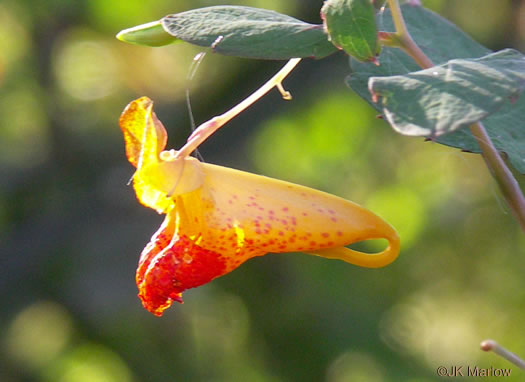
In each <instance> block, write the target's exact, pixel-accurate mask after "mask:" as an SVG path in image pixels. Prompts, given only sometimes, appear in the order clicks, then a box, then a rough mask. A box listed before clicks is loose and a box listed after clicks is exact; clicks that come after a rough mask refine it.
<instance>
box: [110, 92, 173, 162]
mask: <svg viewBox="0 0 525 382" xmlns="http://www.w3.org/2000/svg"><path fill="white" fill-rule="evenodd" d="M119 125H120V128H121V129H122V132H123V134H124V141H125V143H126V155H127V157H128V160H129V161H130V163H131V164H132V165H133V166H135V167H137V168H140V167H141V166H142V165H143V164H147V163H151V162H155V161H157V160H158V156H159V154H160V152H161V151H162V150H164V148H165V147H166V142H167V139H168V136H167V134H166V129H165V128H164V126H163V125H162V123H161V122H160V121H159V120H158V119H157V116H156V115H155V113H154V112H153V101H152V100H150V99H149V98H148V97H142V98H139V99H137V100H135V101H132V102H130V103H129V104H128V106H126V108H125V109H124V111H123V112H122V114H121V116H120V121H119Z"/></svg>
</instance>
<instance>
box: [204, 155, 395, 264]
mask: <svg viewBox="0 0 525 382" xmlns="http://www.w3.org/2000/svg"><path fill="white" fill-rule="evenodd" d="M203 168H204V173H205V176H206V178H205V182H204V187H203V192H206V193H208V195H207V197H208V198H209V205H213V206H214V207H213V208H208V210H207V214H206V216H205V220H206V225H207V227H208V228H209V230H215V231H219V232H230V236H228V235H226V238H227V239H229V240H230V241H232V240H233V239H232V236H231V235H233V234H234V236H235V237H238V236H239V233H238V231H239V230H242V236H243V239H242V241H243V249H242V250H241V251H238V252H240V253H238V254H237V257H252V256H257V255H262V254H265V253H267V252H277V253H280V252H307V253H312V252H314V251H317V252H315V253H314V254H316V255H318V256H324V257H327V258H338V259H341V260H344V261H347V262H350V263H353V264H357V265H360V266H369V267H377V266H383V265H387V264H388V263H390V262H392V261H393V260H394V259H395V258H396V257H397V254H398V252H399V237H398V235H397V233H396V231H395V230H394V229H393V228H392V227H391V226H390V225H389V224H388V223H386V222H385V221H384V220H382V219H381V218H380V217H378V216H377V215H375V214H374V213H372V212H370V211H368V210H367V209H365V208H363V207H361V206H359V205H358V204H356V203H353V202H350V201H348V200H345V199H342V198H339V197H337V196H334V195H331V194H328V193H325V192H321V191H318V190H314V189H311V188H308V187H304V186H300V185H297V184H293V183H289V182H284V181H281V180H277V179H272V178H268V177H265V176H260V175H254V174H250V173H247V172H243V171H238V170H233V169H229V168H226V167H221V166H215V165H211V164H206V163H205V164H203ZM205 196H206V195H205ZM381 238H383V239H386V240H388V242H389V247H388V248H387V249H386V250H385V251H384V252H383V253H381V254H377V255H374V254H365V253H361V252H357V251H351V250H345V249H341V247H344V246H346V245H349V244H352V243H356V242H359V241H363V240H369V239H381ZM205 239H206V238H205V237H203V241H204V240H205ZM202 245H203V247H205V248H208V249H210V250H217V251H219V250H220V249H221V248H225V247H227V245H225V243H224V241H222V240H217V239H216V238H214V239H213V241H210V242H209V243H204V242H203V243H202ZM327 249H332V250H331V251H326V250H327ZM323 250H325V251H323Z"/></svg>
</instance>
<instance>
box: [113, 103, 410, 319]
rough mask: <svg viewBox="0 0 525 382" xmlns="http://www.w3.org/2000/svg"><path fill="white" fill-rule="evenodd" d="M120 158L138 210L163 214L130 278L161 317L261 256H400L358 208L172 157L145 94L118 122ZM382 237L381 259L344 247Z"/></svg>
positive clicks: (385, 231) (374, 261) (364, 262)
mask: <svg viewBox="0 0 525 382" xmlns="http://www.w3.org/2000/svg"><path fill="white" fill-rule="evenodd" d="M120 127H121V129H122V132H123V133H124V140H125V144H126V154H127V157H128V160H129V161H130V163H131V164H132V165H133V166H135V167H136V168H137V170H136V172H135V174H134V175H133V187H134V189H135V192H136V195H137V198H138V200H139V201H140V203H142V204H143V205H145V206H147V207H150V208H153V209H155V210H156V211H157V212H159V213H161V214H165V215H166V217H165V219H164V222H163V223H162V226H161V227H160V229H159V230H158V231H157V232H156V233H155V234H154V235H153V237H152V238H151V241H150V242H149V244H148V245H147V246H146V248H144V250H143V252H142V254H141V257H140V260H139V265H138V269H137V275H136V281H137V286H138V289H139V297H140V299H141V300H142V303H143V305H144V307H145V308H146V309H147V310H149V311H150V312H151V313H153V314H155V315H157V316H161V315H162V313H163V312H164V310H165V309H167V308H168V307H169V306H170V305H171V304H172V302H173V301H177V302H182V292H183V291H184V290H186V289H189V288H194V287H197V286H199V285H202V284H205V283H207V282H209V281H211V280H213V279H215V278H217V277H219V276H222V275H224V274H226V273H228V272H231V271H232V270H234V269H235V268H237V267H238V266H239V265H241V264H242V263H244V262H245V261H246V260H248V259H250V258H252V257H255V256H262V255H265V254H267V253H283V252H304V253H307V254H312V255H317V256H322V257H325V258H333V259H340V260H344V261H346V262H349V263H352V264H355V265H359V266H363V267H370V268H376V267H382V266H385V265H387V264H389V263H391V262H392V261H394V260H395V258H396V257H397V255H398V253H399V248H400V244H399V237H398V235H397V233H396V231H395V230H394V229H393V228H392V227H391V226H390V225H389V224H388V223H386V222H385V221H383V220H382V219H381V218H379V217H378V216H376V215H375V214H373V213H372V212H370V211H368V210H366V209H365V208H363V207H361V206H359V205H357V204H355V203H352V202H350V201H347V200H344V199H342V198H339V197H337V196H333V195H330V194H327V193H324V192H321V191H317V190H314V189H311V188H307V187H304V186H300V185H296V184H293V183H289V182H285V181H281V180H276V179H272V178H268V177H265V176H260V175H254V174H250V173H247V172H243V171H238V170H234V169H230V168H226V167H221V166H216V165H212V164H208V163H202V162H200V161H199V160H197V159H196V158H193V157H189V156H188V157H185V158H178V157H176V154H177V151H175V150H169V151H164V149H165V146H166V141H167V133H166V130H165V129H164V126H163V125H162V123H161V122H160V121H159V120H158V119H157V117H156V115H155V113H154V112H153V102H152V101H151V100H150V99H149V98H147V97H142V98H140V99H137V100H135V101H133V102H131V103H130V104H129V105H128V106H127V107H126V109H125V110H124V112H123V113H122V115H121V118H120ZM380 238H384V239H386V240H388V247H387V248H386V249H385V250H384V251H383V252H381V253H378V254H368V253H363V252H359V251H356V250H352V249H349V248H346V247H345V246H346V245H349V244H352V243H355V242H359V241H363V240H368V239H380Z"/></svg>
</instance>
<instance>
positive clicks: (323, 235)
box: [321, 232, 330, 237]
mask: <svg viewBox="0 0 525 382" xmlns="http://www.w3.org/2000/svg"><path fill="white" fill-rule="evenodd" d="M321 236H322V237H330V234H329V233H328V232H323V233H322V234H321Z"/></svg>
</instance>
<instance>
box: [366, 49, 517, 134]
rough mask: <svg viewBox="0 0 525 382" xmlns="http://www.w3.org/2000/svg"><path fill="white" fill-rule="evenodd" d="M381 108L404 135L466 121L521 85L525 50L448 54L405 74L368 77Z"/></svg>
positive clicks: (454, 127)
mask: <svg viewBox="0 0 525 382" xmlns="http://www.w3.org/2000/svg"><path fill="white" fill-rule="evenodd" d="M368 88H369V90H370V91H371V92H372V94H373V95H374V96H381V97H380V101H381V106H382V107H383V114H384V115H385V116H386V118H387V120H388V122H389V123H390V124H391V125H392V127H393V128H394V129H395V130H396V131H398V132H400V133H401V134H404V135H419V136H421V135H423V136H430V137H437V136H439V135H443V134H446V133H449V132H451V131H454V130H457V129H458V128H460V127H463V126H468V125H470V124H472V123H474V122H477V121H479V120H481V119H483V118H485V117H487V116H488V115H490V114H492V113H494V112H496V111H498V110H499V109H500V108H501V107H502V106H503V105H504V104H505V103H506V102H511V101H513V100H514V101H515V100H516V99H518V98H519V96H520V94H521V93H522V92H523V90H524V89H525V56H523V54H521V53H520V52H518V51H515V50H512V49H506V50H503V51H500V52H497V53H491V54H489V55H487V56H484V57H482V58H479V59H460V60H451V61H448V62H447V63H446V64H444V65H439V66H435V67H432V68H429V69H426V70H420V71H418V72H413V73H409V74H405V75H399V76H389V77H371V78H370V79H369V81H368Z"/></svg>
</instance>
